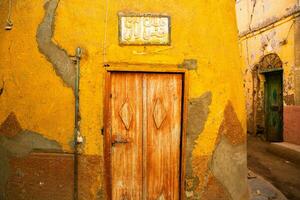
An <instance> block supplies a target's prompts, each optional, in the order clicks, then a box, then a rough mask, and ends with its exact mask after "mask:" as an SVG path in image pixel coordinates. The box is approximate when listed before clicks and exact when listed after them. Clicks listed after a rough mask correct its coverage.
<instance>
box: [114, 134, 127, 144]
mask: <svg viewBox="0 0 300 200" xmlns="http://www.w3.org/2000/svg"><path fill="white" fill-rule="evenodd" d="M130 142H131V139H130V138H128V137H124V136H122V135H113V136H112V137H111V144H112V146H114V145H115V144H126V143H130Z"/></svg>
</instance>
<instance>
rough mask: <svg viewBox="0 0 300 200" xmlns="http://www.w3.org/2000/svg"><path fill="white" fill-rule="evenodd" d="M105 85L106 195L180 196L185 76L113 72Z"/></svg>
mask: <svg viewBox="0 0 300 200" xmlns="http://www.w3.org/2000/svg"><path fill="white" fill-rule="evenodd" d="M109 84H110V88H109V89H108V91H110V94H109V95H110V97H109V100H108V107H109V109H108V110H109V111H108V113H107V114H106V115H107V117H108V118H109V122H108V123H107V126H106V129H107V131H106V137H108V138H106V147H105V148H106V152H107V153H109V155H108V156H109V158H110V159H109V162H110V165H109V166H108V167H110V169H108V170H107V171H108V173H110V174H111V175H110V176H111V177H109V180H107V181H109V182H110V184H109V185H110V187H111V188H108V189H109V190H111V191H108V194H109V196H111V199H114V200H123V199H124V200H125V199H126V200H127V199H128V200H129V199H130V200H141V199H149V200H163V199H165V200H176V199H180V197H179V195H180V172H181V162H180V160H181V141H182V139H181V138H182V130H181V129H182V128H181V121H182V94H183V93H182V91H183V75H182V74H176V73H170V74H165V73H129V72H111V73H110V78H109ZM107 142H109V144H107ZM108 149H109V150H108Z"/></svg>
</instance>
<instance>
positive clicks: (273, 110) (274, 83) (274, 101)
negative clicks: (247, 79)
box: [265, 72, 283, 142]
mask: <svg viewBox="0 0 300 200" xmlns="http://www.w3.org/2000/svg"><path fill="white" fill-rule="evenodd" d="M265 109H266V133H267V140H268V141H271V142H280V141H282V139H283V134H282V130H283V99H282V73H281V72H271V73H267V74H266V91H265Z"/></svg>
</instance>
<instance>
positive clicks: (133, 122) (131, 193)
mask: <svg viewBox="0 0 300 200" xmlns="http://www.w3.org/2000/svg"><path fill="white" fill-rule="evenodd" d="M110 103H111V138H112V147H111V167H112V170H111V173H112V177H111V178H112V199H115V200H125V199H126V200H127V199H130V200H133V199H137V200H138V199H142V76H141V74H139V73H122V72H118V73H112V75H111V102H110Z"/></svg>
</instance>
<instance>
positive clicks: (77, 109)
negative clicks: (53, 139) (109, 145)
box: [74, 47, 82, 200]
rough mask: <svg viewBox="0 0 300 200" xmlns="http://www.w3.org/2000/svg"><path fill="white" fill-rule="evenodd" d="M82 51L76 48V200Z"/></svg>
mask: <svg viewBox="0 0 300 200" xmlns="http://www.w3.org/2000/svg"><path fill="white" fill-rule="evenodd" d="M81 54H82V50H81V48H80V47H77V48H76V52H75V59H76V78H75V124H74V125H75V126H74V200H78V154H79V152H78V144H80V143H82V137H81V135H80V127H79V123H80V113H79V80H80V59H81Z"/></svg>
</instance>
